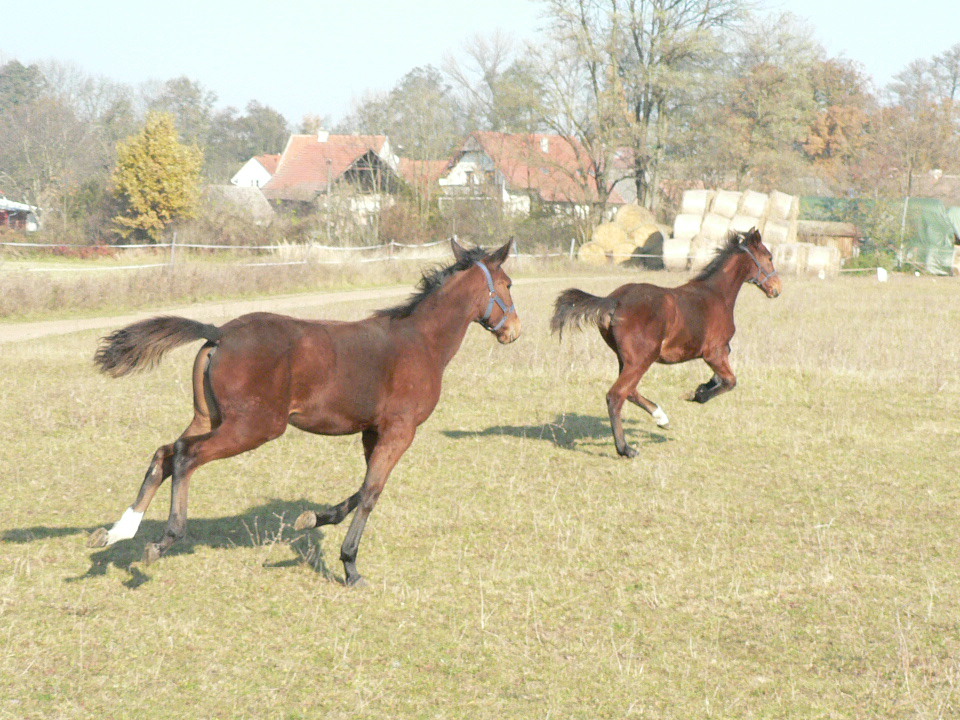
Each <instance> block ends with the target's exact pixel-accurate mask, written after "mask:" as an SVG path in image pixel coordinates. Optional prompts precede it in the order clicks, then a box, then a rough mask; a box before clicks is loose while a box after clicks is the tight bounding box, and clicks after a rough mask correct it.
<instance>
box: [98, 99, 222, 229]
mask: <svg viewBox="0 0 960 720" xmlns="http://www.w3.org/2000/svg"><path fill="white" fill-rule="evenodd" d="M202 167H203V152H202V151H201V150H200V149H199V148H198V147H196V146H194V145H184V144H182V143H181V142H180V139H179V137H178V135H177V131H176V128H175V122H174V118H173V116H172V115H170V114H169V113H158V112H151V113H150V114H149V115H148V116H147V120H146V124H145V125H144V127H143V130H141V131H140V133H138V134H137V135H133V136H131V137H129V138H127V139H126V140H124V141H122V142H121V143H119V144H118V146H117V165H116V167H115V168H114V171H113V183H114V192H115V194H116V195H117V197H118V198H119V199H120V200H121V202H122V203H123V206H124V210H123V212H122V214H120V215H118V216H117V217H115V218H114V222H116V224H117V229H118V232H119V233H120V236H121V237H123V238H124V239H126V238H129V237H131V236H134V237H137V238H147V239H150V240H152V241H153V242H158V241H159V240H160V238H161V235H162V234H163V231H164V230H165V229H166V228H167V226H169V225H170V223H172V222H173V221H174V220H177V219H178V218H190V217H195V216H196V212H197V207H198V204H199V190H200V171H201V169H202Z"/></svg>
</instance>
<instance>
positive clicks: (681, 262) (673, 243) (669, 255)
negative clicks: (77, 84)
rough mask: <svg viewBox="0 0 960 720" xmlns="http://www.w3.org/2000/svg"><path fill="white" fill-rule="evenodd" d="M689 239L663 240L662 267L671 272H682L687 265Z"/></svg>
mask: <svg viewBox="0 0 960 720" xmlns="http://www.w3.org/2000/svg"><path fill="white" fill-rule="evenodd" d="M689 258H690V239H689V238H664V240H663V267H664V268H665V269H666V270H670V271H672V272H683V271H685V270H686V269H687V266H688V265H689V261H690V260H689Z"/></svg>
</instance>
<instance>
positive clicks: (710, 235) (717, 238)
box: [700, 213, 730, 244]
mask: <svg viewBox="0 0 960 720" xmlns="http://www.w3.org/2000/svg"><path fill="white" fill-rule="evenodd" d="M729 232H730V218H729V217H726V216H724V215H718V214H716V213H708V214H707V215H706V216H705V217H704V218H703V224H702V225H701V226H700V235H703V237H705V238H706V239H707V240H710V241H711V242H713V243H714V244H719V243H722V242H724V241H726V239H727V233H729Z"/></svg>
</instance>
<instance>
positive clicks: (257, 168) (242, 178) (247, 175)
mask: <svg viewBox="0 0 960 720" xmlns="http://www.w3.org/2000/svg"><path fill="white" fill-rule="evenodd" d="M279 162H280V156H279V155H257V156H256V157H252V158H250V159H249V160H247V162H246V163H244V165H243V167H242V168H240V169H239V170H238V171H237V173H236V175H234V176H233V177H232V178H230V184H231V185H236V186H237V187H255V188H259V187H263V186H264V185H266V184H267V183H268V182H270V178H272V177H273V174H274V173H275V172H276V171H277V164H278V163H279Z"/></svg>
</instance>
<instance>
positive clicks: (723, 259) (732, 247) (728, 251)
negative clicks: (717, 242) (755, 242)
mask: <svg viewBox="0 0 960 720" xmlns="http://www.w3.org/2000/svg"><path fill="white" fill-rule="evenodd" d="M744 239H745V235H744V234H743V233H736V232H731V233H730V235H729V237H727V244H726V245H724V246H723V247H721V248H720V249H719V250H717V254H716V255H715V256H714V258H713V260H711V261H710V262H709V263H708V264H707V266H706V267H705V268H704V269H703V270H701V271H700V272H699V273H698V274H697V276H696V277H695V278H694V280H706V279H707V278H709V277H710V276H711V275H713V274H714V273H715V272H717V271H718V270H719V269H720V268H722V267H723V266H724V265H726V264H727V260H728V259H729V258H730V256H731V255H733V254H734V253H735V252H739V251H740V243H741V241H742V240H744Z"/></svg>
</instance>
